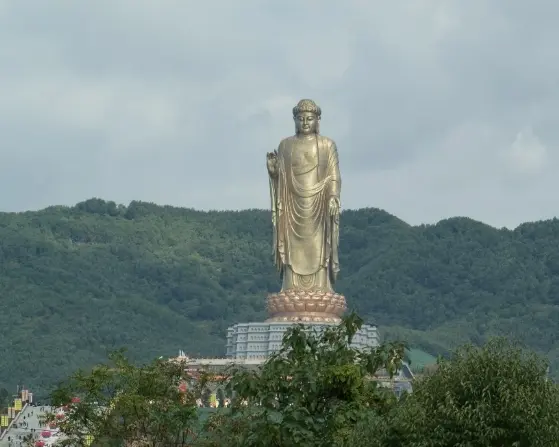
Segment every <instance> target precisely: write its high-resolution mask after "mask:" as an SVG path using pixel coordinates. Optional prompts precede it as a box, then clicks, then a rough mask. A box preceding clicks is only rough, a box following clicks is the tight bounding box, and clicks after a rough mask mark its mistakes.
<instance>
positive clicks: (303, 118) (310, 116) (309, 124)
mask: <svg viewBox="0 0 559 447" xmlns="http://www.w3.org/2000/svg"><path fill="white" fill-rule="evenodd" d="M295 129H296V131H297V135H311V134H314V133H317V130H318V118H317V116H316V115H315V114H314V113H312V112H301V113H299V114H298V115H297V116H296V117H295Z"/></svg>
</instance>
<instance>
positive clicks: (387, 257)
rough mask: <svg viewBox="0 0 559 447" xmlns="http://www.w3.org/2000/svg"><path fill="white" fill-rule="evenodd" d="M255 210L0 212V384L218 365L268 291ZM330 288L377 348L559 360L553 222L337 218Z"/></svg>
mask: <svg viewBox="0 0 559 447" xmlns="http://www.w3.org/2000/svg"><path fill="white" fill-rule="evenodd" d="M270 241H271V222H270V214H269V212H267V211H263V210H246V211H220V212H218V211H212V212H200V211H196V210H193V209H184V208H175V207H170V206H158V205H155V204H151V203H144V202H136V201H134V202H132V203H130V204H129V205H128V206H123V205H117V204H115V203H114V202H106V201H103V200H100V199H91V200H87V201H85V202H82V203H79V204H78V205H76V206H74V207H62V206H55V207H50V208H47V209H44V210H41V211H36V212H25V213H0V299H1V300H2V312H0V324H1V327H2V331H1V333H0V353H1V355H0V382H1V383H3V384H5V385H4V386H13V385H15V383H17V382H19V381H23V383H25V385H27V386H30V387H32V388H33V387H34V388H35V389H41V390H43V389H47V388H50V387H51V386H52V385H53V384H54V383H55V382H56V381H57V380H58V379H60V378H62V377H65V376H67V375H68V374H69V373H71V372H72V371H74V370H75V369H76V368H78V367H84V366H87V365H90V364H93V363H95V362H97V361H99V360H100V359H102V358H104V357H105V355H106V353H107V351H112V350H114V349H116V348H119V347H122V346H126V347H127V348H128V352H129V355H130V356H131V357H133V358H136V359H139V360H149V359H152V358H153V357H155V356H160V355H164V356H166V355H176V353H177V352H178V350H179V349H183V350H184V351H185V352H187V353H188V354H190V355H192V356H196V355H203V356H220V355H223V352H224V336H225V332H226V328H227V327H228V325H230V324H232V323H235V322H243V321H254V320H261V319H263V318H264V317H265V309H264V306H265V296H266V293H267V292H270V291H277V290H278V288H279V284H280V281H279V278H278V276H277V273H276V272H275V269H274V266H273V265H272V258H271V246H270ZM340 261H341V268H342V271H341V275H340V280H339V283H338V285H337V287H336V288H337V291H339V292H341V293H344V294H345V295H346V297H347V300H348V303H349V306H350V307H351V308H352V309H355V310H356V311H357V312H358V313H359V314H360V315H361V316H363V317H364V318H365V319H366V320H367V322H369V323H375V324H377V325H379V328H380V330H381V332H382V333H383V334H384V335H385V336H386V337H389V338H400V339H404V340H406V341H407V342H408V343H409V344H410V345H411V346H413V347H416V348H420V349H423V350H425V351H427V352H429V353H431V354H434V355H436V354H443V355H444V354H445V353H447V352H448V350H449V349H452V348H453V347H455V346H457V345H459V344H462V343H463V342H466V341H473V342H474V343H480V342H482V341H484V340H486V339H487V338H488V337H491V336H493V335H505V336H510V337H514V338H517V339H519V340H522V341H523V342H525V343H526V344H527V345H528V346H530V347H531V348H534V349H535V350H537V351H539V352H541V353H544V354H546V355H547V356H548V357H549V358H550V361H551V364H552V373H555V370H557V369H558V368H557V367H558V366H559V342H558V338H559V307H558V304H559V220H557V219H553V220H549V221H544V222H535V223H527V224H523V225H521V226H519V227H518V228H516V229H515V230H508V229H495V228H493V227H490V226H488V225H484V224H482V223H480V222H476V221H473V220H471V219H468V218H451V219H447V220H443V221H441V222H439V223H437V224H436V225H421V226H410V225H408V224H406V223H405V222H403V221H401V220H399V219H397V218H396V217H394V216H392V215H390V214H388V213H386V212H384V211H382V210H378V209H373V208H367V209H361V210H350V211H345V212H343V214H342V217H341V247H340Z"/></svg>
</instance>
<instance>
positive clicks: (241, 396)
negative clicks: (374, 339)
mask: <svg viewBox="0 0 559 447" xmlns="http://www.w3.org/2000/svg"><path fill="white" fill-rule="evenodd" d="M361 325H362V320H361V319H360V318H359V317H357V316H356V315H354V314H353V315H350V316H348V317H346V318H345V319H344V320H343V321H342V323H341V324H340V325H339V326H337V327H332V328H328V329H326V330H325V331H324V332H321V333H318V332H317V333H313V332H312V331H309V330H305V328H304V327H303V326H295V327H293V328H291V329H290V330H289V331H288V332H287V334H286V335H285V337H284V341H283V345H282V348H281V349H280V350H279V352H277V353H276V354H275V355H273V356H271V357H270V358H269V359H268V360H267V361H266V363H265V364H264V365H263V366H262V367H261V368H260V369H259V370H257V371H247V370H243V369H235V370H233V371H232V375H231V379H230V381H229V383H228V386H229V388H230V390H231V392H233V393H234V395H235V399H234V401H233V407H232V411H231V412H230V413H228V414H217V415H214V416H213V417H211V418H210V420H209V422H208V424H207V425H206V429H207V432H206V436H205V437H204V438H203V439H202V438H201V439H200V440H199V444H198V445H199V446H204V447H226V446H228V447H229V446H230V447H232V446H243V447H251V446H255V447H261V446H264V445H265V446H269V447H276V446H277V447H280V446H281V447H283V446H285V447H287V446H289V447H298V446H304V447H315V446H316V447H322V446H324V447H326V446H328V447H330V446H343V445H345V444H346V442H347V441H348V439H349V438H350V437H351V434H352V432H353V430H354V429H355V427H356V426H357V425H358V424H359V423H360V422H361V421H363V420H366V419H367V418H368V417H370V415H374V416H378V417H381V416H382V415H385V414H387V413H388V412H389V411H390V409H391V408H392V406H393V405H394V403H395V400H396V398H395V396H394V395H393V393H392V392H391V391H390V390H388V389H385V388H382V387H380V386H379V385H378V383H377V382H376V381H373V380H371V378H372V376H373V375H374V374H375V373H377V372H378V371H379V370H382V369H384V370H385V371H386V373H387V374H389V375H390V376H393V375H394V374H395V373H396V372H397V370H398V369H399V368H400V366H401V364H402V360H403V356H404V351H405V346H404V345H403V344H402V343H390V344H385V345H382V346H380V347H378V348H376V349H369V350H365V351H360V350H358V349H355V348H352V347H351V341H352V339H353V337H354V336H355V334H356V333H357V331H358V330H359V328H360V327H361Z"/></svg>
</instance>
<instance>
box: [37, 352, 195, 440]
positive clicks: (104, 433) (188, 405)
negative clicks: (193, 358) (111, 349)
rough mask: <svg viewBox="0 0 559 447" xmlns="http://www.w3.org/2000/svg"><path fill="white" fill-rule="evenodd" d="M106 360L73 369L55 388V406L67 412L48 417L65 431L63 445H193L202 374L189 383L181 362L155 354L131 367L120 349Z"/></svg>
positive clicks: (49, 420) (49, 421) (48, 419)
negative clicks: (147, 361) (195, 382)
mask: <svg viewBox="0 0 559 447" xmlns="http://www.w3.org/2000/svg"><path fill="white" fill-rule="evenodd" d="M110 360H111V361H110V363H108V364H105V365H99V366H96V367H95V368H93V370H92V371H91V372H88V373H85V372H82V371H79V372H77V373H76V374H74V375H73V376H72V377H71V378H70V379H69V380H68V381H67V382H66V383H65V384H64V385H62V386H60V387H59V388H58V389H57V390H56V391H55V392H54V393H53V396H52V400H53V405H55V406H57V407H61V406H64V407H65V408H66V411H65V415H64V418H62V419H60V418H59V416H58V415H55V414H51V415H49V416H48V418H47V422H48V423H50V424H56V425H57V426H58V427H59V428H60V431H61V433H63V434H64V438H65V439H63V440H62V441H61V443H62V445H68V446H87V445H91V444H92V445H93V446H95V445H99V446H143V445H145V446H148V445H149V446H187V445H191V443H192V441H193V439H194V438H195V436H196V430H197V428H198V425H199V424H198V416H197V409H196V404H195V400H196V397H197V396H198V395H199V387H201V386H203V385H204V380H205V379H204V378H202V380H201V381H200V382H199V383H198V385H197V387H196V388H193V387H192V383H189V377H187V376H186V375H185V364H184V363H179V362H176V363H175V362H170V361H168V360H162V359H158V360H156V361H154V362H152V363H150V364H148V365H144V366H135V365H133V364H132V363H130V362H129V361H128V360H127V359H126V358H125V356H124V355H123V353H122V352H117V353H114V354H112V355H111V356H110ZM189 387H190V388H189Z"/></svg>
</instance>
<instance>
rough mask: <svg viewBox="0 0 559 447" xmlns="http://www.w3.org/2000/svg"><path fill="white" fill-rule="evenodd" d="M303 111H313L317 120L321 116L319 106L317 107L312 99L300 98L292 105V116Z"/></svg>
mask: <svg viewBox="0 0 559 447" xmlns="http://www.w3.org/2000/svg"><path fill="white" fill-rule="evenodd" d="M303 112H310V113H314V114H315V115H316V117H317V118H318V119H319V120H320V118H321V116H322V110H320V107H318V106H317V105H316V103H315V102H314V101H313V100H312V99H301V101H299V102H298V103H297V105H296V106H295V107H293V117H294V118H295V117H296V116H297V115H299V114H300V113H303Z"/></svg>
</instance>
